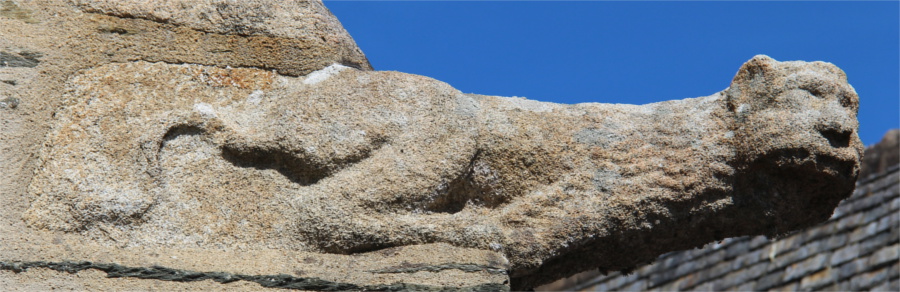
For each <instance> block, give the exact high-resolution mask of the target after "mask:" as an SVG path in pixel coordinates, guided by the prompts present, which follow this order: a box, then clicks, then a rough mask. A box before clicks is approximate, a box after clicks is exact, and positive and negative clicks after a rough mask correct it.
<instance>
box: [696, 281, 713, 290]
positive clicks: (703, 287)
mask: <svg viewBox="0 0 900 292" xmlns="http://www.w3.org/2000/svg"><path fill="white" fill-rule="evenodd" d="M691 290H693V291H714V290H713V284H712V283H709V282H707V283H703V284H700V285H699V286H697V287H694V289H691Z"/></svg>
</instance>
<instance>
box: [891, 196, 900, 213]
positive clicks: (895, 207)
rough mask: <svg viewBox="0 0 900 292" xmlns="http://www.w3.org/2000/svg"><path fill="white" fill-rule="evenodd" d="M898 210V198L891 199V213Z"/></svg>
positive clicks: (899, 206)
mask: <svg viewBox="0 0 900 292" xmlns="http://www.w3.org/2000/svg"><path fill="white" fill-rule="evenodd" d="M898 210H900V197H894V198H893V199H891V211H895V212H896V211H898Z"/></svg>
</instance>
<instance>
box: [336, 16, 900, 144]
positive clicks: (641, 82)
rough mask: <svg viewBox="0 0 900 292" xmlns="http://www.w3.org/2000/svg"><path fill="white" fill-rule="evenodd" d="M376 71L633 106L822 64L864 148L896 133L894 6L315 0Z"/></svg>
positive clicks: (898, 91)
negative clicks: (762, 71)
mask: <svg viewBox="0 0 900 292" xmlns="http://www.w3.org/2000/svg"><path fill="white" fill-rule="evenodd" d="M325 5H326V6H328V8H329V9H331V11H332V12H333V13H334V14H335V15H336V16H337V17H338V19H340V21H341V23H343V25H344V27H345V28H346V29H347V30H348V31H349V32H350V34H351V35H352V36H353V38H354V39H355V40H356V42H357V44H358V45H359V46H360V48H362V50H363V52H365V54H366V56H367V57H368V58H369V61H370V62H371V63H372V65H373V66H374V67H375V69H376V70H394V71H402V72H407V73H413V74H420V75H425V76H429V77H432V78H435V79H438V80H441V81H444V82H447V83H449V84H450V85H452V86H454V87H456V88H458V89H459V90H461V91H463V92H467V93H479V94H488V95H500V96H521V97H527V98H529V99H535V100H541V101H552V102H559V103H580V102H602V103H631V104H644V103H650V102H656V101H663V100H669V99H681V98H686V97H698V96H705V95H710V94H713V93H715V92H718V91H720V90H722V89H725V88H726V87H728V84H729V82H730V81H731V78H732V77H733V76H734V74H735V72H737V70H738V68H739V67H740V65H741V64H742V63H743V62H745V61H747V60H748V59H750V58H751V57H753V56H754V55H756V54H766V55H769V56H771V57H773V58H775V59H776V60H779V61H786V60H805V61H814V60H821V61H827V62H831V63H834V64H836V65H838V66H839V67H840V68H842V69H843V70H844V71H845V72H846V73H847V75H848V77H849V80H850V84H852V85H853V87H854V88H856V91H857V93H859V96H860V100H861V101H860V113H859V120H860V124H861V126H860V137H861V138H862V140H863V143H865V144H866V145H870V144H873V143H876V142H878V141H879V140H880V139H881V137H882V135H883V134H884V133H885V132H887V130H888V129H890V128H897V127H900V31H898V30H900V20H898V15H900V4H898V2H897V1H884V2H383V1H375V2H360V1H349V2H344V1H327V0H326V1H325Z"/></svg>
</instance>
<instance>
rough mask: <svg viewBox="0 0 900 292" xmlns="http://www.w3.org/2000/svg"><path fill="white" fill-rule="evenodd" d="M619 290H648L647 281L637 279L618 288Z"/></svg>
mask: <svg viewBox="0 0 900 292" xmlns="http://www.w3.org/2000/svg"><path fill="white" fill-rule="evenodd" d="M618 290H619V291H647V281H635V282H632V283H630V284H628V285H627V286H624V287H622V288H619V289H618Z"/></svg>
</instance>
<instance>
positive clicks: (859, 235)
mask: <svg viewBox="0 0 900 292" xmlns="http://www.w3.org/2000/svg"><path fill="white" fill-rule="evenodd" d="M876 230H878V222H877V221H876V222H870V223H868V224H866V225H863V226H860V227H857V228H856V229H854V230H853V232H850V242H851V243H853V242H859V241H862V240H863V239H865V238H867V237H869V236H872V235H875V232H876Z"/></svg>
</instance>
